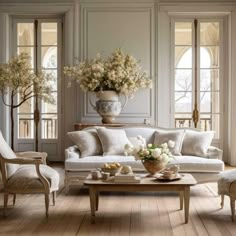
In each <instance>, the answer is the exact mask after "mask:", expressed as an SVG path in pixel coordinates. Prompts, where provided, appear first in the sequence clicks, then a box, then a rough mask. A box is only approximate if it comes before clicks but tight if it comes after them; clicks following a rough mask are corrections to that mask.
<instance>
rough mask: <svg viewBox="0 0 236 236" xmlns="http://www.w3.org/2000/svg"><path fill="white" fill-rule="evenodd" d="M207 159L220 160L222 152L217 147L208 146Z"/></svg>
mask: <svg viewBox="0 0 236 236" xmlns="http://www.w3.org/2000/svg"><path fill="white" fill-rule="evenodd" d="M206 157H207V158H209V159H219V160H222V157H223V151H222V150H221V149H219V148H217V147H213V146H210V147H209V148H208V150H207V156H206Z"/></svg>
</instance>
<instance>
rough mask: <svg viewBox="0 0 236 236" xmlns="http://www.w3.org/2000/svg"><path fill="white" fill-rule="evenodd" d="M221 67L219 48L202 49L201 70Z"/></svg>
mask: <svg viewBox="0 0 236 236" xmlns="http://www.w3.org/2000/svg"><path fill="white" fill-rule="evenodd" d="M218 67H219V47H218V46H215V47H214V46H212V47H201V49H200V68H218Z"/></svg>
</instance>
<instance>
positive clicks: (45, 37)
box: [41, 23, 57, 45]
mask: <svg viewBox="0 0 236 236" xmlns="http://www.w3.org/2000/svg"><path fill="white" fill-rule="evenodd" d="M41 30H42V34H41V43H42V45H57V23H42V24H41Z"/></svg>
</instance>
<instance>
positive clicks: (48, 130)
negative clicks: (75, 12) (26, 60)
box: [13, 19, 62, 160]
mask: <svg viewBox="0 0 236 236" xmlns="http://www.w3.org/2000/svg"><path fill="white" fill-rule="evenodd" d="M61 26H62V23H61V20H60V19H14V20H13V49H14V54H16V53H17V54H19V53H21V52H25V53H28V54H29V55H30V57H31V69H32V70H34V71H35V72H36V73H37V71H40V70H41V71H43V72H45V73H50V74H52V75H53V77H55V80H54V81H52V86H53V91H52V93H51V96H53V97H54V99H55V101H56V102H55V104H49V103H46V102H43V101H42V100H39V99H36V98H32V99H30V100H28V101H27V102H25V103H23V105H21V106H20V107H19V108H18V109H17V112H16V114H15V118H16V120H17V125H16V130H15V133H16V134H17V135H15V136H16V137H15V146H16V148H17V150H18V151H25V150H38V151H46V152H47V153H48V155H49V160H56V159H57V155H58V153H60V151H59V148H60V144H59V140H60V129H59V127H60V122H61V121H60V96H59V95H60V93H59V91H60V77H61V75H60V73H61V69H60V68H61V44H62V43H61V38H62V29H61ZM18 99H20V98H18ZM38 116H39V122H38V125H36V119H37V118H38Z"/></svg>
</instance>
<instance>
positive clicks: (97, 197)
mask: <svg viewBox="0 0 236 236" xmlns="http://www.w3.org/2000/svg"><path fill="white" fill-rule="evenodd" d="M98 205H99V192H98V191H97V192H96V211H98Z"/></svg>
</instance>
